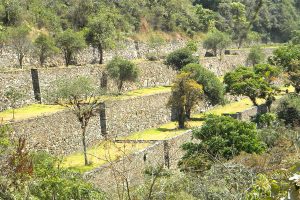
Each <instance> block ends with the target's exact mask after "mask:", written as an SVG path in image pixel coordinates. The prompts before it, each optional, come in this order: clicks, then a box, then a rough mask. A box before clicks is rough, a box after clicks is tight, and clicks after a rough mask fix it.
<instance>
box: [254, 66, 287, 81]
mask: <svg viewBox="0 0 300 200" xmlns="http://www.w3.org/2000/svg"><path fill="white" fill-rule="evenodd" d="M253 70H254V73H255V74H257V75H258V76H259V77H262V78H264V80H266V81H267V82H268V83H271V82H273V81H274V80H276V79H277V78H278V76H279V75H280V73H281V70H280V68H279V67H277V66H273V65H269V64H257V65H254V67H253Z"/></svg>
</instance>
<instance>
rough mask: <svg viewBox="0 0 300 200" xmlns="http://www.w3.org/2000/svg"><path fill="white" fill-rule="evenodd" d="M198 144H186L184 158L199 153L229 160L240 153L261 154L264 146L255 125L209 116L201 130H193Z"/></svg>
mask: <svg viewBox="0 0 300 200" xmlns="http://www.w3.org/2000/svg"><path fill="white" fill-rule="evenodd" d="M193 137H194V138H195V139H198V140H201V142H200V143H186V144H184V145H183V149H184V150H186V151H187V152H186V155H185V157H189V156H190V155H194V154H197V153H201V154H204V155H208V156H209V157H215V158H219V157H220V158H225V159H230V158H232V157H233V156H236V155H239V154H240V153H241V152H243V151H244V152H247V153H262V152H263V151H264V150H265V144H264V143H263V142H261V141H260V140H259V139H258V133H257V130H256V127H255V124H253V123H249V122H243V121H238V120H236V119H233V118H231V117H226V116H214V115H210V116H208V117H207V118H206V120H205V123H204V125H203V126H202V127H201V128H198V129H195V130H193Z"/></svg>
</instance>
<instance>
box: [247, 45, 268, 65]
mask: <svg viewBox="0 0 300 200" xmlns="http://www.w3.org/2000/svg"><path fill="white" fill-rule="evenodd" d="M265 57H266V55H265V54H264V52H263V50H262V49H261V48H260V47H259V46H254V47H252V48H251V49H250V52H249V54H248V58H247V62H248V63H249V64H250V65H251V66H254V65H256V64H259V63H262V62H263V61H264V60H265Z"/></svg>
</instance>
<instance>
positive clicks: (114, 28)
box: [86, 8, 125, 64]
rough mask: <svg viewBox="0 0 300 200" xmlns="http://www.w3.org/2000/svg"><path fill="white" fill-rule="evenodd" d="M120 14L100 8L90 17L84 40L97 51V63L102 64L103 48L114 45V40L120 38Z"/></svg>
mask: <svg viewBox="0 0 300 200" xmlns="http://www.w3.org/2000/svg"><path fill="white" fill-rule="evenodd" d="M122 22H123V23H124V24H125V22H124V21H123V20H122V16H121V15H120V14H119V13H118V12H117V11H116V10H115V9H111V10H109V8H107V9H102V10H101V12H99V13H98V15H96V16H94V17H91V18H90V20H89V24H88V32H87V35H86V40H87V42H88V43H89V44H91V45H92V46H93V47H94V48H96V49H97V50H98V53H99V63H100V64H103V55H104V50H107V49H111V48H113V47H115V45H116V41H117V40H118V39H119V38H120V36H121V35H120V34H121V32H120V30H121V27H122V26H123V27H124V24H123V25H122Z"/></svg>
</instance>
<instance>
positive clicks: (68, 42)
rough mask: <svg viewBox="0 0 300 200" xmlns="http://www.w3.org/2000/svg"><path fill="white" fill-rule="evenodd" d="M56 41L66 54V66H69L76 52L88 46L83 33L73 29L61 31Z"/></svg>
mask: <svg viewBox="0 0 300 200" xmlns="http://www.w3.org/2000/svg"><path fill="white" fill-rule="evenodd" d="M56 43H57V46H58V47H59V48H60V49H61V51H62V52H63V54H64V58H65V64H66V66H69V65H70V64H71V63H72V59H74V56H75V54H76V53H78V52H79V51H80V50H81V49H83V48H84V47H85V46H86V44H85V40H84V37H83V34H82V33H80V32H74V31H72V30H71V29H68V30H66V31H64V32H62V33H60V34H59V35H58V37H57V40H56Z"/></svg>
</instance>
